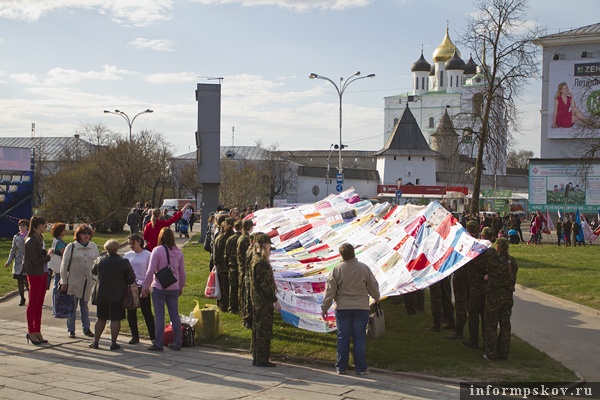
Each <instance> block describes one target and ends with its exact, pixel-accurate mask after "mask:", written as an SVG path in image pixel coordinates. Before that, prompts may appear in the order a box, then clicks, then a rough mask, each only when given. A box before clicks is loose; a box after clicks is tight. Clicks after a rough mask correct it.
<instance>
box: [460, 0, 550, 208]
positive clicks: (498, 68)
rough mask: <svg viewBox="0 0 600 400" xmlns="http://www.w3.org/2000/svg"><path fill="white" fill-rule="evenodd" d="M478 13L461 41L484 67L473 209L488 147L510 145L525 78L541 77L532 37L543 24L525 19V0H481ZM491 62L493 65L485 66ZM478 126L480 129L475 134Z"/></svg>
mask: <svg viewBox="0 0 600 400" xmlns="http://www.w3.org/2000/svg"><path fill="white" fill-rule="evenodd" d="M475 6H476V8H477V12H475V13H472V14H470V15H469V16H468V17H467V26H466V28H465V34H464V36H463V40H462V42H463V43H464V44H465V45H466V46H467V47H469V48H470V49H471V50H472V53H473V55H474V56H475V58H476V59H477V60H476V62H478V64H480V65H482V73H481V78H482V80H483V88H482V89H481V91H480V92H479V93H480V94H481V98H480V102H479V103H478V104H480V109H479V110H474V112H473V114H472V122H473V124H472V125H471V127H472V128H471V131H472V132H473V133H474V134H476V135H477V156H476V163H475V171H474V173H475V181H474V184H473V195H472V199H471V201H472V202H471V213H476V212H478V210H479V197H480V191H481V175H482V173H483V161H484V156H485V154H486V151H487V152H488V153H492V152H493V149H494V147H496V148H497V147H499V146H504V149H506V148H507V146H508V136H507V134H505V133H503V132H507V128H508V127H511V128H512V129H513V130H518V117H519V112H518V109H517V107H516V103H515V101H516V99H517V98H518V97H519V95H520V94H521V91H522V89H523V87H524V86H525V83H526V81H527V80H528V79H529V78H531V77H535V76H537V75H538V67H537V54H538V52H539V50H538V48H537V47H536V46H535V45H534V43H533V40H534V39H536V38H537V37H538V36H539V33H540V28H539V27H538V26H537V25H533V26H532V25H531V24H530V23H529V21H527V20H526V9H527V6H528V1H527V0H478V1H477V2H476V3H475ZM487 60H489V62H490V65H489V66H488V65H486V61H487ZM475 130H478V132H475Z"/></svg>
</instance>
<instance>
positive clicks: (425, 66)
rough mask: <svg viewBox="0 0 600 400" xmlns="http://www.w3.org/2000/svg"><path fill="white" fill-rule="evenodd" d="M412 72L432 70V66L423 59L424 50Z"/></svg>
mask: <svg viewBox="0 0 600 400" xmlns="http://www.w3.org/2000/svg"><path fill="white" fill-rule="evenodd" d="M410 70H411V71H412V72H429V71H430V70H431V64H429V63H428V62H427V60H426V59H425V57H423V50H421V57H420V58H419V59H418V60H417V61H415V62H414V63H413V65H412V67H411V68H410Z"/></svg>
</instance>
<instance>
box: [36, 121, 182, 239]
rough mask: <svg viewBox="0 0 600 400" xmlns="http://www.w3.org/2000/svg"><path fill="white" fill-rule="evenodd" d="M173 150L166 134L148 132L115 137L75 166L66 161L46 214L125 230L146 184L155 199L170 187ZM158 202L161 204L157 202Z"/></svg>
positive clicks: (53, 178) (51, 190)
mask: <svg viewBox="0 0 600 400" xmlns="http://www.w3.org/2000/svg"><path fill="white" fill-rule="evenodd" d="M170 158H171V153H170V152H169V149H168V145H167V143H166V142H165V140H164V139H163V137H162V136H161V135H160V134H158V133H154V132H147V131H143V132H141V133H140V134H138V135H136V136H134V140H133V141H132V142H130V141H129V140H127V139H125V138H119V137H116V138H114V139H113V141H111V142H109V143H107V144H106V145H104V146H102V147H99V148H98V149H97V150H96V151H94V152H91V153H89V154H88V155H85V156H83V157H82V158H81V159H80V160H79V161H78V162H77V165H76V166H74V165H73V164H70V163H63V164H62V167H61V169H59V170H58V171H57V172H56V173H55V174H53V175H52V176H50V177H49V184H48V189H49V190H48V195H47V198H46V201H45V202H44V204H43V209H44V210H43V212H44V215H46V216H47V217H48V218H51V219H54V220H63V221H68V222H72V221H74V220H75V219H77V220H79V221H83V222H88V223H92V224H94V226H95V228H96V229H98V230H100V231H108V230H111V231H112V232H115V231H120V230H121V229H122V227H123V224H124V221H125V216H126V214H127V210H128V209H129V208H130V207H132V206H133V204H134V203H135V201H138V200H139V201H144V199H143V198H140V196H141V193H142V192H143V189H144V188H145V187H148V186H150V187H153V188H154V189H155V190H154V192H153V199H152V200H153V203H154V202H156V201H157V200H162V197H160V198H159V199H157V198H156V197H155V196H156V194H157V192H159V191H160V193H161V194H160V195H161V196H162V195H163V194H164V191H165V188H168V187H169V181H170V168H169V159H170ZM154 204H156V203H154Z"/></svg>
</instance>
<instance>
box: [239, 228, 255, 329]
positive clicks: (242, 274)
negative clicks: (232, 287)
mask: <svg viewBox="0 0 600 400" xmlns="http://www.w3.org/2000/svg"><path fill="white" fill-rule="evenodd" d="M253 229H254V223H253V222H252V220H246V221H244V222H243V224H242V235H241V236H240V237H239V239H238V242H237V262H238V277H239V281H240V286H239V290H238V299H239V302H240V315H241V317H242V321H243V322H244V328H248V329H250V328H252V299H250V279H249V276H248V268H249V264H250V260H251V258H252V253H250V254H249V256H248V249H249V248H250V234H251V233H252V230H253Z"/></svg>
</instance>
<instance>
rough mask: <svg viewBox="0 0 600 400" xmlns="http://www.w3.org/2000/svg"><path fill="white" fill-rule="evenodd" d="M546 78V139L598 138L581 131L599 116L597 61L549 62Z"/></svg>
mask: <svg viewBox="0 0 600 400" xmlns="http://www.w3.org/2000/svg"><path fill="white" fill-rule="evenodd" d="M548 75H549V77H548V138H549V139H573V138H576V137H596V136H600V130H598V129H583V128H584V127H585V126H587V127H588V128H589V124H590V122H591V121H592V120H593V119H594V118H593V117H594V116H596V117H597V116H598V114H600V59H589V58H586V59H580V60H566V61H564V60H559V61H551V62H550V65H549V74H548Z"/></svg>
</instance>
